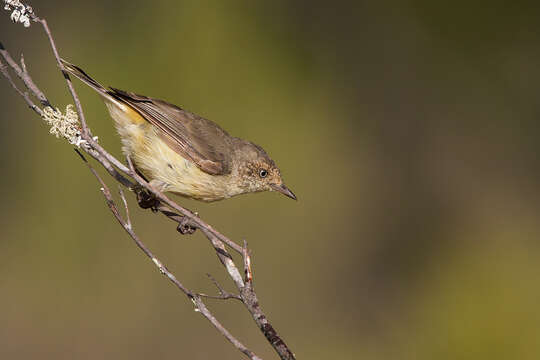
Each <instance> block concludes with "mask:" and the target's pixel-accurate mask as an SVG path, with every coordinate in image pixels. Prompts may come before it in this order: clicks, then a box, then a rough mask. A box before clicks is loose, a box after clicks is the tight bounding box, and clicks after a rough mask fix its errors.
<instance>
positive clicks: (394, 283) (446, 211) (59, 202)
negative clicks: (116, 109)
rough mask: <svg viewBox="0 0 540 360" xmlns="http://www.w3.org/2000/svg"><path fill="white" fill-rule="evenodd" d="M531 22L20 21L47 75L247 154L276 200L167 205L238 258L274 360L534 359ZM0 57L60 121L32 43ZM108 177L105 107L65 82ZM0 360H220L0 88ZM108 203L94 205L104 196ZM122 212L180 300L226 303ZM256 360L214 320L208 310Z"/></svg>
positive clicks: (254, 335) (521, 10)
mask: <svg viewBox="0 0 540 360" xmlns="http://www.w3.org/2000/svg"><path fill="white" fill-rule="evenodd" d="M537 4H538V3H537V2H532V1H531V2H529V3H527V2H507V1H490V2H483V1H476V2H468V1H467V2H466V1H454V2H451V3H449V4H443V3H442V2H433V1H427V0H421V1H410V2H400V1H385V2H377V3H375V2H355V3H354V5H353V4H350V3H349V2H344V1H333V2H330V3H328V2H326V1H305V0H289V1H284V0H280V1H272V2H267V1H264V2H263V1H226V2H225V1H217V0H214V1H160V2H157V1H156V2H152V1H133V0H132V1H125V0H118V1H103V0H101V1H84V2H73V1H47V2H42V3H40V2H35V3H33V4H32V5H34V8H35V9H36V12H37V13H38V15H40V16H42V17H45V18H46V19H47V20H48V21H49V24H50V27H51V29H52V31H53V34H54V36H55V37H56V40H57V44H58V46H59V50H60V53H61V55H62V56H63V57H65V58H66V59H68V60H70V61H72V62H74V63H75V64H78V65H80V66H81V67H83V68H84V69H85V70H87V71H88V72H89V73H90V74H91V75H93V76H94V77H95V78H96V79H97V80H98V81H101V82H102V83H104V84H105V85H111V86H115V87H118V88H121V89H125V90H131V91H135V92H138V93H142V94H145V95H149V96H153V97H157V98H163V99H166V100H168V101H170V102H173V103H176V104H178V105H182V106H184V107H185V108H187V109H189V110H191V111H193V112H196V113H198V114H200V115H203V116H205V117H207V118H210V119H212V120H214V121H216V122H217V123H219V124H220V125H222V126H223V127H224V128H225V129H227V130H228V131H229V132H230V133H232V134H233V135H236V136H240V137H244V138H247V139H250V140H252V141H254V142H255V143H257V144H260V145H261V146H263V147H264V148H265V149H266V150H267V151H268V152H269V153H270V154H271V156H272V157H273V158H274V159H275V160H276V162H277V163H278V164H279V166H280V168H281V170H282V173H283V176H284V178H285V180H286V182H287V184H288V185H289V186H290V188H291V189H292V190H293V191H294V192H295V193H296V194H297V195H298V197H299V199H300V200H299V201H298V202H294V201H291V200H289V199H287V198H285V197H283V196H278V195H277V194H276V193H264V194H255V195H249V196H240V197H236V198H233V199H230V200H227V201H224V202H218V203H213V204H203V203H198V202H194V201H187V200H184V199H180V198H178V201H179V202H180V203H181V204H183V205H184V206H186V207H188V208H190V209H193V210H196V211H199V212H200V214H201V216H202V217H203V218H204V219H205V220H207V221H208V222H209V223H211V224H213V225H214V226H215V227H216V228H217V229H219V230H221V231H222V232H223V233H225V234H227V235H229V236H230V237H231V238H233V239H235V240H238V241H240V240H241V239H246V240H248V242H249V245H250V247H251V248H252V250H253V261H254V273H255V286H256V290H257V291H258V294H259V297H260V300H261V303H262V307H263V309H264V310H265V311H266V312H267V315H268V316H269V318H270V319H271V321H272V322H273V324H274V326H275V327H276V329H277V330H278V332H279V333H280V334H281V335H282V336H283V338H284V339H285V340H286V342H287V343H288V344H289V345H290V346H291V348H292V350H293V351H294V352H295V353H296V354H297V357H298V359H538V358H539V357H540V307H539V306H538V304H539V302H540V282H539V278H540V245H539V242H538V239H539V234H540V223H539V216H538V214H539V211H540V202H539V200H540V196H539V195H540V162H539V161H538V153H539V151H540V142H539V140H540V126H539V124H540V101H539V96H540V86H539V84H540V65H539V64H540V45H539V44H540V43H539V40H538V34H539V30H540V26H539V22H538V19H539V16H540V11H539V10H540V8H539V6H538V5H537ZM0 34H1V35H0V40H1V41H2V42H3V43H4V45H5V46H6V48H7V49H9V50H10V51H11V52H12V54H13V55H15V56H18V54H20V53H21V52H24V55H25V59H26V63H27V65H28V68H29V71H30V73H31V74H32V76H33V77H34V79H35V81H36V82H37V84H38V85H39V86H40V87H41V88H42V89H43V90H44V91H45V92H46V93H47V94H48V96H49V98H50V99H51V101H53V102H54V103H55V104H56V105H58V106H60V107H61V108H62V109H63V108H64V107H65V105H66V104H68V103H70V102H71V100H70V98H69V96H68V92H67V90H66V87H65V84H64V82H63V78H62V76H61V74H60V73H59V72H58V71H56V65H55V63H54V60H53V57H52V53H51V51H50V49H49V46H48V43H47V41H46V38H45V36H44V34H43V32H42V30H41V28H40V27H39V26H37V25H33V26H32V27H31V28H30V29H24V28H23V27H22V26H20V25H14V24H12V23H10V21H9V13H7V12H3V18H2V19H1V20H0ZM76 88H77V90H78V91H79V95H80V96H81V98H82V100H83V104H84V108H85V111H86V116H87V118H88V121H89V123H90V126H91V128H92V129H93V132H94V133H95V134H97V135H99V139H100V142H101V144H102V145H104V146H105V147H106V148H108V149H111V150H113V151H114V153H115V154H117V155H120V151H119V149H120V145H119V140H118V137H117V136H116V134H115V131H114V130H113V126H112V123H111V121H110V120H109V118H108V115H107V113H106V110H105V107H104V106H103V105H102V103H101V101H100V100H99V98H98V96H96V94H95V93H93V92H92V90H90V89H89V88H87V87H85V86H84V85H82V84H80V83H76ZM0 108H1V109H2V110H1V114H2V115H1V118H2V121H0V151H1V153H2V154H3V156H2V158H1V160H0V166H1V171H2V175H3V176H2V177H1V178H0V184H1V189H2V205H1V206H0V226H1V229H2V231H1V239H0V254H1V257H2V261H1V262H0V309H2V310H1V311H0V358H2V359H36V358H40V359H96V358H97V359H112V358H122V359H148V358H156V359H178V358H182V359H210V358H218V357H219V358H223V359H238V358H241V357H242V356H241V354H239V353H237V352H236V350H234V349H233V348H232V347H231V346H230V345H229V344H228V343H227V342H226V341H225V340H224V339H223V338H222V337H221V335H219V334H218V333H217V332H216V331H215V330H214V329H213V328H212V327H211V326H210V324H209V323H208V322H207V321H206V320H204V319H203V318H201V316H200V315H199V314H197V313H195V312H194V311H193V307H192V306H191V304H190V303H189V302H188V301H187V300H186V299H185V298H184V297H183V295H181V294H180V293H179V292H178V291H177V290H176V289H175V288H174V287H173V286H171V284H170V283H168V282H167V281H165V280H164V279H163V278H162V277H161V275H160V274H159V273H158V272H157V271H156V270H155V268H154V267H153V265H152V264H151V263H150V262H149V261H148V260H147V258H145V257H144V256H143V255H142V254H141V253H140V251H139V250H138V249H137V248H136V247H135V246H134V244H133V243H132V242H131V240H130V239H129V238H128V237H127V235H126V234H125V233H124V232H123V230H122V229H121V228H120V227H119V226H118V224H117V223H116V222H115V220H114V219H113V217H112V216H111V215H110V213H109V211H108V209H107V207H106V205H105V203H104V201H103V198H102V196H101V194H100V191H99V186H98V185H97V183H96V181H95V180H94V178H93V177H92V176H91V175H90V174H89V172H88V170H87V169H86V167H85V166H83V164H82V163H81V161H80V159H79V158H78V157H77V156H76V154H75V153H74V152H73V150H72V149H71V148H70V146H68V145H67V144H65V143H64V142H62V141H60V140H57V139H55V138H53V137H51V136H48V135H47V132H48V129H47V127H46V126H45V124H43V123H42V122H40V120H39V119H38V118H37V117H36V116H35V115H34V114H33V113H32V112H31V111H30V110H29V109H27V107H26V106H25V104H24V103H23V101H22V99H20V98H19V97H18V96H17V95H15V93H14V92H13V91H12V90H11V89H10V87H9V85H8V83H7V82H6V81H5V80H3V79H2V80H1V81H0ZM111 184H112V183H111ZM130 202H131V204H132V213H133V214H132V215H133V218H134V219H133V220H134V223H135V229H136V231H137V232H138V234H139V235H140V236H141V238H142V239H143V241H145V242H146V243H147V245H148V246H149V247H150V248H151V249H153V250H154V251H155V253H156V254H157V255H158V256H159V257H160V258H161V260H162V261H163V262H164V263H165V264H167V265H168V266H169V268H170V269H171V270H172V271H173V272H174V273H175V274H176V275H177V276H178V277H179V278H180V279H181V280H182V281H183V282H184V284H185V285H186V286H188V287H190V288H193V289H196V290H198V291H205V292H213V291H215V289H213V286H212V284H211V283H210V281H208V279H207V278H206V275H205V274H206V273H211V274H213V275H214V276H215V277H216V278H218V279H219V280H220V281H221V282H222V284H223V285H224V286H226V287H227V288H228V289H229V290H232V289H233V285H232V283H231V282H230V281H229V280H228V279H227V278H226V276H225V275H224V273H223V270H222V269H221V266H220V264H219V262H218V261H217V259H216V257H215V255H214V253H213V251H212V250H211V249H210V246H209V244H208V241H207V240H206V239H205V238H204V237H203V236H202V234H200V233H197V234H195V235H193V236H191V237H181V236H179V235H178V234H177V233H176V232H175V229H174V226H173V225H172V224H171V223H170V222H168V221H167V220H165V219H163V218H162V217H161V216H157V215H153V214H151V213H150V212H144V211H142V210H140V209H138V208H137V207H136V204H135V202H134V201H133V199H132V198H130ZM208 304H209V306H210V308H211V309H212V310H213V311H215V313H216V315H217V316H218V318H219V319H220V320H222V321H223V323H224V324H225V325H226V326H227V327H228V328H229V329H230V330H231V331H232V332H233V334H235V335H236V336H237V337H238V338H239V339H240V340H242V341H243V342H244V343H245V344H247V345H248V346H249V347H250V348H251V349H253V350H254V351H255V352H256V353H258V354H260V355H261V356H262V357H263V358H265V359H275V358H276V356H275V354H274V353H273V351H272V349H271V348H270V346H269V345H268V344H267V343H266V342H265V340H264V339H263V337H262V336H261V334H260V333H259V332H258V330H257V328H256V326H255V324H254V323H253V321H252V320H251V318H250V316H249V314H248V313H247V312H245V311H244V310H243V308H242V307H241V306H240V305H239V304H237V303H236V302H233V301H231V302H219V301H212V300H209V301H208Z"/></svg>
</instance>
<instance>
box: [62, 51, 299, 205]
mask: <svg viewBox="0 0 540 360" xmlns="http://www.w3.org/2000/svg"><path fill="white" fill-rule="evenodd" d="M62 64H63V66H64V69H65V70H66V71H67V73H69V74H71V75H73V76H75V77H76V78H78V79H80V80H81V81H82V82H83V83H85V84H86V85H88V86H90V88H92V89H93V90H95V91H96V92H97V93H98V94H99V95H100V96H101V98H102V100H103V101H104V102H105V105H106V107H107V109H108V112H109V114H110V116H111V118H112V119H113V120H114V122H115V125H116V129H117V132H118V134H119V135H120V138H121V141H122V151H123V153H124V154H125V155H126V156H129V157H130V159H131V160H132V162H133V163H134V166H135V168H136V170H137V172H140V173H141V174H142V175H144V177H145V178H146V179H149V181H150V185H151V186H152V187H153V188H155V189H157V190H158V191H161V192H171V193H174V194H177V195H180V196H183V197H186V198H190V199H195V200H200V201H204V202H213V201H217V200H223V199H227V198H230V197H233V196H236V195H240V194H247V193H253V192H262V191H276V192H279V193H281V194H283V195H285V196H287V197H289V198H291V199H294V200H297V197H296V195H294V193H293V192H292V191H291V190H290V189H289V188H288V187H287V186H286V185H285V183H284V182H283V179H282V176H281V172H280V170H279V168H278V167H277V165H276V163H275V162H274V161H273V160H272V159H271V158H270V156H269V155H268V154H267V153H266V151H265V150H264V149H263V148H262V147H260V146H258V145H256V144H254V143H252V142H250V141H247V140H244V139H241V138H238V137H233V136H231V135H229V134H228V133H227V132H226V131H225V130H224V129H222V128H221V127H220V126H219V125H217V124H216V123H215V122H213V121H211V120H208V119H205V118H203V117H201V116H199V115H196V114H194V113H192V112H189V111H187V110H185V109H183V108H181V107H179V106H176V105H173V104H171V103H168V102H166V101H164V100H159V99H155V98H150V97H147V96H144V95H138V94H135V93H133V92H128V91H123V90H120V89H116V88H113V87H109V88H105V87H104V86H102V85H101V84H100V83H98V82H97V81H95V80H94V79H93V78H91V77H90V76H89V75H88V74H87V73H86V72H85V71H84V70H82V69H81V68H80V67H78V66H76V65H73V64H71V63H69V62H68V61H66V60H64V59H62ZM141 206H143V205H141ZM143 207H144V206H143Z"/></svg>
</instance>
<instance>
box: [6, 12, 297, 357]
mask: <svg viewBox="0 0 540 360" xmlns="http://www.w3.org/2000/svg"><path fill="white" fill-rule="evenodd" d="M31 17H32V20H33V21H35V22H39V23H41V24H42V26H43V29H44V31H45V33H46V34H47V37H48V39H49V42H50V45H51V48H52V50H53V53H54V56H55V58H56V61H57V64H58V67H59V68H60V69H61V70H62V73H63V74H64V77H65V79H66V83H67V86H68V89H69V92H70V93H71V95H72V97H73V99H74V101H75V105H76V108H77V113H78V115H79V120H80V123H81V128H82V129H81V138H82V139H83V140H85V141H86V142H85V143H84V145H83V146H81V150H83V151H85V152H86V153H87V154H89V155H90V156H92V157H93V158H94V159H95V160H97V161H98V162H99V163H100V164H101V165H102V166H103V167H104V168H105V169H106V171H107V172H108V173H109V174H110V175H111V176H112V177H113V178H114V179H115V180H116V181H118V182H119V183H120V184H122V185H124V186H126V187H128V188H129V189H133V187H134V186H137V185H140V186H142V187H144V188H145V189H147V190H148V191H150V192H151V193H153V194H154V195H155V196H156V198H157V199H159V200H160V202H161V203H160V205H159V206H158V210H159V211H160V212H161V213H163V214H164V215H165V216H167V217H168V218H170V219H171V220H173V221H175V222H177V223H182V222H185V219H189V220H188V221H189V224H190V226H191V225H193V226H194V227H195V228H198V229H200V230H201V231H202V232H203V233H204V235H205V236H206V237H207V238H208V240H209V241H210V243H211V245H212V247H213V248H214V251H215V252H216V254H217V256H218V258H219V260H220V261H221V263H222V264H223V266H224V267H225V269H226V270H227V272H228V274H229V276H230V277H231V279H232V280H233V282H234V283H235V285H236V287H237V288H238V290H239V292H240V295H235V294H231V293H229V292H227V291H225V290H223V288H222V287H221V286H219V284H218V283H217V282H216V281H215V279H213V278H212V277H211V279H213V280H212V281H213V282H214V284H215V285H216V287H217V288H218V290H219V292H220V296H210V295H204V294H195V293H194V292H192V291H191V290H189V289H187V288H186V287H184V286H183V285H182V283H181V282H179V281H178V279H177V278H176V277H175V276H174V275H173V274H172V273H171V272H170V271H169V270H168V269H167V268H166V267H165V266H164V265H163V264H162V263H161V261H159V260H158V259H157V258H156V257H155V256H154V255H153V253H152V252H151V251H150V250H149V249H148V248H147V247H146V246H145V245H144V244H143V243H142V242H141V241H140V239H139V238H138V237H137V235H136V234H135V232H134V231H133V226H132V223H131V219H130V217H129V208H128V204H127V200H126V198H125V195H124V192H123V191H122V190H121V189H120V197H121V199H122V201H123V204H124V208H125V211H126V215H125V216H126V219H124V218H123V217H122V215H121V214H120V212H119V210H118V207H117V205H116V203H115V202H114V199H113V197H112V195H111V192H110V190H109V188H108V186H107V185H106V184H105V182H104V181H103V179H102V178H101V177H100V176H99V174H98V173H97V172H96V171H95V169H93V167H92V166H91V165H90V164H89V163H88V161H86V159H85V158H84V156H83V155H82V153H81V152H80V151H78V150H76V151H77V152H78V153H79V155H80V156H81V158H82V159H83V160H84V161H85V163H86V164H87V165H88V167H89V169H90V171H91V172H92V174H94V176H95V177H96V178H97V180H98V181H99V183H100V184H101V190H102V193H103V195H104V197H105V199H106V201H107V205H108V206H109V209H110V210H111V212H112V213H113V215H114V217H115V218H116V219H117V221H118V222H119V223H120V225H121V226H122V227H123V228H124V230H125V231H126V232H127V233H128V234H129V235H130V236H131V238H132V239H133V241H134V242H135V244H136V245H137V246H138V247H139V248H140V249H141V250H142V251H143V253H144V254H145V255H146V256H147V257H148V258H150V259H151V260H152V262H153V263H154V264H155V265H156V266H157V267H158V269H159V271H160V272H161V273H162V274H164V275H165V276H166V277H167V278H168V279H169V280H170V281H171V282H172V283H173V284H174V285H175V286H176V287H177V288H178V289H180V290H181V291H182V292H183V293H184V294H185V295H186V296H188V298H190V299H191V300H192V302H193V303H194V304H195V306H196V311H199V312H200V313H201V314H203V316H205V317H206V318H207V319H208V320H209V321H210V322H211V323H212V324H213V325H214V326H215V327H216V329H218V331H220V333H222V334H223V336H225V338H227V339H228V340H229V341H230V342H231V343H232V344H233V345H234V346H235V347H236V348H237V349H238V350H240V351H241V352H242V353H244V354H245V355H246V356H248V357H249V358H250V359H260V358H259V357H257V356H256V355H255V354H254V353H253V352H252V351H251V350H249V349H247V348H246V347H245V346H244V345H243V344H242V343H240V342H239V341H238V340H237V339H236V338H235V337H233V336H232V335H231V334H230V333H229V332H228V331H227V330H226V329H225V328H224V327H223V326H222V325H221V324H220V323H219V321H218V320H217V319H216V318H215V317H214V316H213V315H212V314H211V313H210V311H209V310H208V309H207V308H206V306H205V304H204V303H203V301H202V299H201V298H202V297H208V298H216V299H226V298H234V299H238V300H241V301H242V303H243V304H244V305H245V306H246V308H247V310H248V311H249V312H250V313H251V315H252V317H253V319H254V320H255V322H256V323H257V325H258V326H259V328H260V329H261V331H262V333H263V334H264V336H265V337H266V338H267V339H268V341H269V342H270V344H271V345H272V346H273V347H274V349H275V351H276V352H277V353H278V354H279V356H280V358H281V359H287V360H292V359H294V355H293V354H292V352H291V351H290V350H289V348H288V347H287V346H286V345H285V343H284V342H283V341H282V339H281V338H280V337H279V336H278V335H277V333H276V331H275V330H274V328H273V327H272V325H271V324H270V323H269V321H268V320H267V318H266V316H265V314H264V313H263V312H262V310H261V308H260V306H259V302H258V299H257V296H256V294H255V291H254V289H253V286H252V281H253V274H252V270H251V258H250V254H249V250H248V248H247V243H246V242H244V246H240V245H238V244H236V243H235V242H233V241H232V240H230V239H229V238H227V237H226V236H224V235H223V234H221V233H219V232H218V231H216V230H215V229H213V228H212V227H211V226H210V225H209V224H207V223H205V222H204V221H203V220H201V219H200V218H199V217H198V215H197V214H196V213H193V212H191V211H190V210H188V209H186V208H184V207H182V206H180V205H178V204H177V203H175V202H174V201H172V200H170V199H169V198H168V197H167V196H165V195H164V194H163V193H161V192H160V191H158V190H157V189H155V188H153V186H151V185H150V184H149V183H148V182H147V181H146V180H145V179H143V178H142V177H141V176H140V175H139V174H138V173H137V172H136V171H135V169H134V166H133V164H132V163H131V160H130V159H129V158H128V166H126V165H125V164H123V163H122V162H121V161H119V160H118V159H116V158H115V157H114V156H112V155H111V154H110V153H109V152H107V151H106V150H105V149H104V148H103V147H102V146H101V145H99V144H98V143H97V141H96V139H94V138H93V137H92V135H91V131H90V129H89V127H88V126H87V123H86V119H85V116H84V113H83V109H82V105H81V102H80V100H79V98H78V96H77V94H76V92H75V90H74V88H73V84H72V83H71V79H70V78H69V76H68V74H67V73H66V71H65V69H64V67H63V65H62V63H61V61H60V55H59V53H58V50H57V47H56V44H55V41H54V39H53V37H52V34H51V31H50V29H49V27H48V24H47V22H46V21H45V19H41V18H38V17H37V16H35V15H34V14H33V13H32V14H31ZM0 55H2V57H3V58H4V59H5V61H6V62H7V63H8V65H9V66H10V67H11V68H12V69H13V71H14V72H15V73H16V74H17V76H19V78H21V80H22V81H23V83H24V84H25V86H26V87H27V88H28V89H29V91H30V92H31V93H32V95H33V96H35V97H36V98H37V99H38V100H40V102H41V103H42V104H43V105H46V106H50V102H49V101H48V100H47V98H46V97H45V95H44V94H43V93H42V92H41V90H40V89H39V88H38V87H37V86H36V85H35V84H34V82H33V80H32V78H31V77H30V75H29V74H28V71H27V68H26V64H25V61H24V58H23V57H22V56H21V61H20V66H19V65H18V64H17V63H16V62H15V61H13V59H12V58H11V56H10V54H9V53H8V52H7V51H6V50H5V49H4V47H3V46H2V45H1V44H0ZM0 68H1V70H2V74H3V75H4V76H5V77H6V78H7V79H8V81H9V82H10V84H11V85H12V87H13V88H14V89H15V91H16V92H17V93H18V94H19V95H21V96H22V97H23V98H24V99H25V101H26V102H27V104H28V105H29V106H30V107H31V108H32V109H33V110H34V111H36V113H38V114H40V111H41V109H39V107H37V106H35V104H33V102H32V101H31V99H29V96H28V94H26V93H23V92H22V91H21V90H19V89H18V88H17V86H16V84H15V83H14V82H13V80H12V79H11V77H10V76H9V72H8V70H7V68H6V66H5V65H4V64H3V63H1V62H0ZM32 105H33V106H34V107H32ZM225 244H226V245H227V246H229V247H230V248H232V249H233V250H235V251H236V252H237V253H239V254H241V255H242V257H243V261H244V277H242V275H241V273H240V271H239V270H238V268H237V266H236V264H235V263H234V261H233V259H232V256H231V255H230V254H229V252H228V251H227V248H226V247H225Z"/></svg>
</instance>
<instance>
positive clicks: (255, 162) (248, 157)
mask: <svg viewBox="0 0 540 360" xmlns="http://www.w3.org/2000/svg"><path fill="white" fill-rule="evenodd" d="M239 145H240V146H238V148H237V160H238V162H237V164H236V165H237V171H238V176H239V178H240V186H241V187H242V188H243V190H244V192H258V191H277V192H280V193H282V194H283V195H285V196H287V197H290V198H291V199H294V200H297V199H296V196H295V195H294V193H293V192H292V191H291V190H290V189H289V188H288V187H287V186H286V185H285V183H284V182H283V179H282V178H281V172H280V171H279V168H278V167H277V166H276V163H275V162H274V160H272V159H271V158H270V156H268V154H267V153H266V151H264V149H263V148H262V147H260V146H258V145H255V144H253V143H251V142H249V141H245V140H242V143H241V144H239Z"/></svg>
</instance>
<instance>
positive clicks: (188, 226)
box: [176, 216, 197, 235]
mask: <svg viewBox="0 0 540 360" xmlns="http://www.w3.org/2000/svg"><path fill="white" fill-rule="evenodd" d="M176 230H177V231H178V232H179V233H180V234H182V235H191V234H193V233H194V232H195V230H197V226H196V225H195V224H194V223H193V222H192V220H191V219H190V218H188V217H187V216H182V220H180V222H179V223H178V226H177V227H176Z"/></svg>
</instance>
